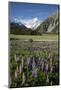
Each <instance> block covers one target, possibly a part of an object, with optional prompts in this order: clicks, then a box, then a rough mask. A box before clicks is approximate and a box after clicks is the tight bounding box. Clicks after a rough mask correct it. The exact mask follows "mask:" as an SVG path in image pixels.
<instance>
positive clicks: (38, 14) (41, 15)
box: [9, 2, 58, 22]
mask: <svg viewBox="0 0 61 90" xmlns="http://www.w3.org/2000/svg"><path fill="white" fill-rule="evenodd" d="M57 10H58V5H54V4H53V5H51V4H50V5H49V4H32V3H18V2H9V16H10V17H9V18H10V20H14V19H15V20H22V21H23V22H25V21H27V20H31V19H33V18H35V19H38V20H41V21H42V20H44V19H46V18H47V17H48V16H50V15H51V14H52V13H54V12H55V11H57Z"/></svg>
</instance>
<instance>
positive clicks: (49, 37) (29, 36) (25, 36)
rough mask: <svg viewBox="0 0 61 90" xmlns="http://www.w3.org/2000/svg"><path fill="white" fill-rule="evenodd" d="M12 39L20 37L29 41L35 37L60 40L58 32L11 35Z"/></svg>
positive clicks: (35, 39)
mask: <svg viewBox="0 0 61 90" xmlns="http://www.w3.org/2000/svg"><path fill="white" fill-rule="evenodd" d="M10 38H11V39H19V40H24V41H28V40H29V39H33V40H34V41H58V34H42V35H41V36H39V35H13V34H11V35H10Z"/></svg>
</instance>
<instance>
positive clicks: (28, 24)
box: [14, 17, 41, 30]
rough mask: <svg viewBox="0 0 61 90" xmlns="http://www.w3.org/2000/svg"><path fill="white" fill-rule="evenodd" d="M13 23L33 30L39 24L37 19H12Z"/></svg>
mask: <svg viewBox="0 0 61 90" xmlns="http://www.w3.org/2000/svg"><path fill="white" fill-rule="evenodd" d="M14 22H16V23H18V24H19V25H24V26H25V27H27V28H30V29H33V30H35V29H36V28H37V27H38V26H39V25H40V24H41V21H40V20H38V18H37V17H35V18H32V19H16V18H15V19H14Z"/></svg>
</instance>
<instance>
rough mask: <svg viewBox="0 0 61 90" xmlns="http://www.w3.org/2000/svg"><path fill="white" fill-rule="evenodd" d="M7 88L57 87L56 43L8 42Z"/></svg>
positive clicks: (57, 58)
mask: <svg viewBox="0 0 61 90" xmlns="http://www.w3.org/2000/svg"><path fill="white" fill-rule="evenodd" d="M9 65H10V68H9V78H10V79H9V87H14V88H15V87H29V86H51V85H59V50H58V42H57V41H50V42H49V41H39V42H38V41H33V40H29V41H20V40H11V41H10V60H9Z"/></svg>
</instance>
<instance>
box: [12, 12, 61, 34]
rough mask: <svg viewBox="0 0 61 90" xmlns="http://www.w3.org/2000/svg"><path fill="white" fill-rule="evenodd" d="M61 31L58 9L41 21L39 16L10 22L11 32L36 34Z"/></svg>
mask: <svg viewBox="0 0 61 90" xmlns="http://www.w3.org/2000/svg"><path fill="white" fill-rule="evenodd" d="M58 32H59V12H58V11H56V12H54V13H53V14H52V15H50V16H48V17H47V18H46V19H45V20H43V21H40V20H38V19H37V18H33V19H31V20H28V21H27V22H21V21H19V20H17V21H12V22H10V33H11V34H24V35H25V34H27V35H29V34H30V35H35V34H37V35H38V34H39V35H40V34H41V33H58Z"/></svg>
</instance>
